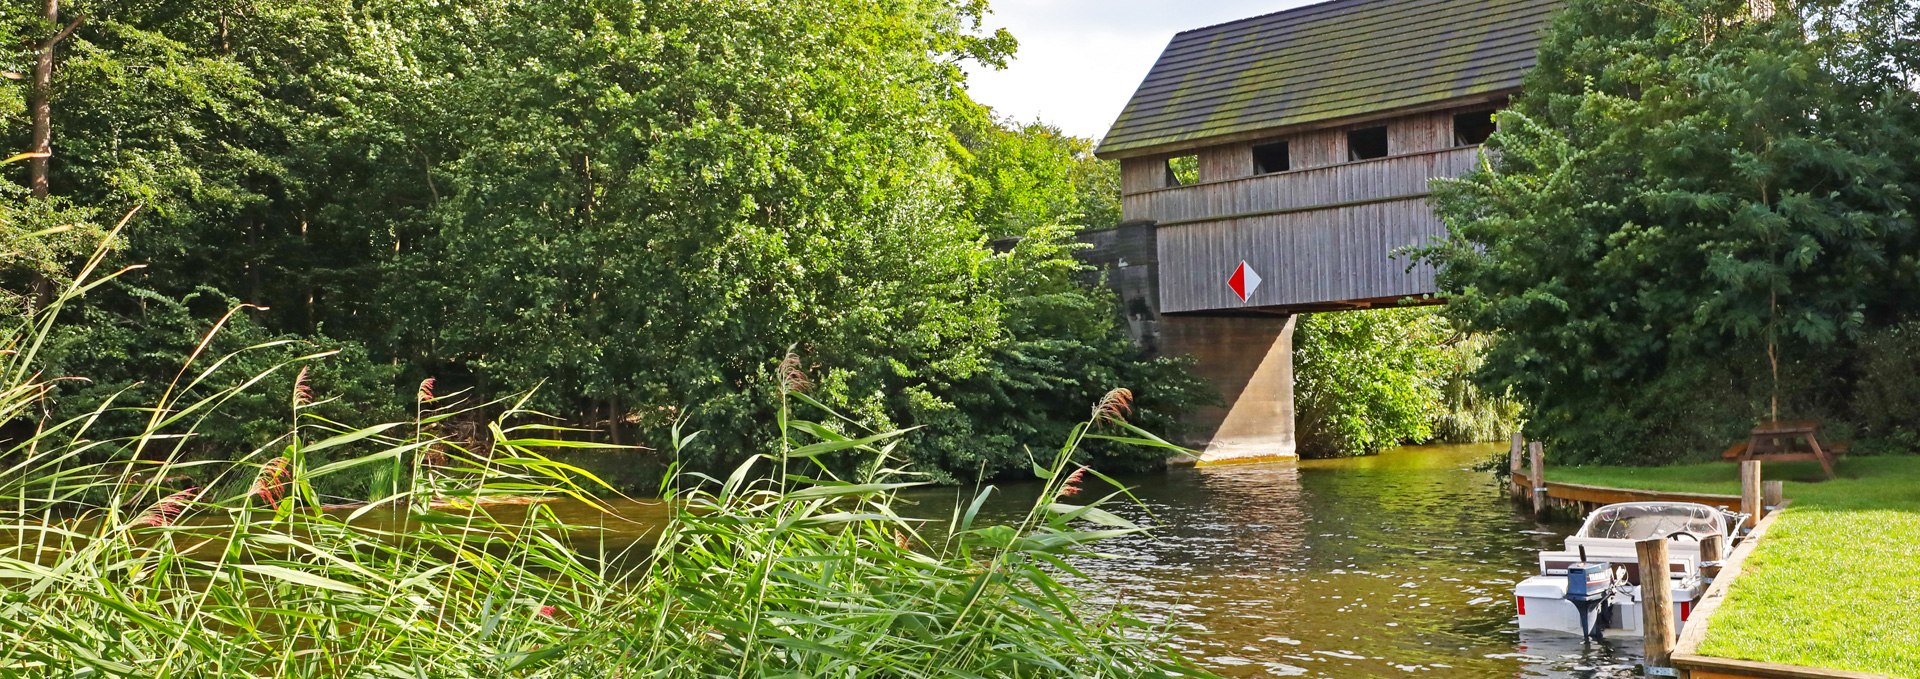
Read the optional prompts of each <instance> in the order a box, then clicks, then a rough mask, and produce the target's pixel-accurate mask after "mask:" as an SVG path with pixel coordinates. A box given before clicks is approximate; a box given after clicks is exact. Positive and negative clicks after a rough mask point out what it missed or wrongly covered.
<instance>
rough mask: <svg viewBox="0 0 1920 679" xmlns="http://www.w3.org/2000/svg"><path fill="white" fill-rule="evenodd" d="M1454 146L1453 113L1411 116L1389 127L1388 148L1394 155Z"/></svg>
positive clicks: (1396, 121) (1443, 112)
mask: <svg viewBox="0 0 1920 679" xmlns="http://www.w3.org/2000/svg"><path fill="white" fill-rule="evenodd" d="M1452 146H1453V113H1452V112H1451V111H1441V112H1438V113H1428V114H1424V115H1417V116H1409V117H1406V118H1401V119H1398V120H1395V121H1393V124H1392V125H1389V126H1388V127H1387V148H1388V150H1389V152H1390V153H1392V154H1393V155H1396V156H1397V155H1400V154H1403V153H1420V152H1423V151H1438V150H1440V149H1445V148H1450V147H1452Z"/></svg>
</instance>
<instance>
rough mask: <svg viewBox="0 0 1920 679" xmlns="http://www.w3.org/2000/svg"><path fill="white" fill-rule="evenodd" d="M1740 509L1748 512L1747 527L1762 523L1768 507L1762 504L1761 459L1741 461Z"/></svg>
mask: <svg viewBox="0 0 1920 679" xmlns="http://www.w3.org/2000/svg"><path fill="white" fill-rule="evenodd" d="M1740 511H1741V512H1744V513H1746V514H1747V527H1748V528H1752V527H1753V526H1755V525H1758V524H1759V523H1760V515H1762V514H1765V513H1766V509H1765V508H1763V507H1761V506H1760V461H1759V460H1742V461H1741V462H1740Z"/></svg>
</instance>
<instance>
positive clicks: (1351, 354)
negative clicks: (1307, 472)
mask: <svg viewBox="0 0 1920 679" xmlns="http://www.w3.org/2000/svg"><path fill="white" fill-rule="evenodd" d="M1299 318H1300V320H1299V322H1298V325H1297V326H1296V327H1295V330H1294V339H1293V346H1294V365H1293V370H1294V408H1295V411H1296V413H1297V418H1298V419H1297V432H1298V442H1299V450H1300V454H1301V455H1302V456H1303V457H1347V456H1353V455H1370V454H1373V453H1377V452H1380V451H1381V450H1384V449H1386V448H1389V447H1392V446H1396V445H1401V444H1406V443H1428V442H1432V441H1442V442H1447V443H1474V442H1481V441H1495V440H1501V439H1504V438H1506V437H1507V436H1508V435H1509V434H1511V433H1512V432H1513V430H1514V428H1515V427H1517V426H1519V425H1518V422H1517V417H1518V414H1519V405H1518V404H1516V403H1514V402H1513V401H1512V400H1511V399H1509V398H1505V397H1504V396H1495V395H1490V394H1487V393H1485V392H1483V391H1481V389H1480V388H1479V386H1478V385H1475V384H1474V383H1473V382H1472V381H1471V380H1470V379H1469V376H1470V374H1471V373H1472V372H1473V371H1474V370H1475V369H1476V368H1477V367H1478V366H1479V362H1480V360H1481V359H1480V356H1481V352H1482V351H1483V349H1484V347H1485V345H1486V342H1487V339H1486V338H1485V337H1478V336H1468V335H1465V334H1462V333H1459V332H1456V331H1455V330H1454V328H1453V326H1452V325H1451V324H1450V323H1449V322H1448V321H1447V319H1446V317H1445V316H1443V315H1441V314H1439V313H1438V312H1436V311H1435V310H1433V309H1429V308H1399V309H1379V310H1373V311H1343V312H1337V313H1324V314H1307V315H1303V316H1300V317H1299Z"/></svg>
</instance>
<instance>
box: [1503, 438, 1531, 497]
mask: <svg viewBox="0 0 1920 679" xmlns="http://www.w3.org/2000/svg"><path fill="white" fill-rule="evenodd" d="M1526 447H1527V437H1526V436H1524V435H1522V434H1521V433H1520V432H1517V431H1516V432H1514V433H1513V445H1512V446H1510V447H1508V448H1507V478H1508V479H1509V480H1510V481H1511V483H1509V484H1508V485H1509V486H1511V489H1510V494H1512V495H1513V499H1515V500H1518V499H1520V495H1521V493H1524V492H1526V491H1525V489H1523V488H1522V487H1521V486H1520V475H1521V473H1523V472H1525V471H1526V470H1525V469H1524V468H1522V465H1523V463H1522V462H1521V460H1520V457H1521V456H1522V455H1524V454H1525V452H1524V451H1525V450H1526Z"/></svg>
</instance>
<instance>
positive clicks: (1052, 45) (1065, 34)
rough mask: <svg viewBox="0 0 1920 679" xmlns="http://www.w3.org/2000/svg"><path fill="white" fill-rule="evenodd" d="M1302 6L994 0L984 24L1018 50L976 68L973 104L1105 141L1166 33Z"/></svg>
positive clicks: (1290, 0) (1278, 1)
mask: <svg viewBox="0 0 1920 679" xmlns="http://www.w3.org/2000/svg"><path fill="white" fill-rule="evenodd" d="M1309 2H1310V0H1211V1H1206V0H1189V1H1188V2H1166V1H1165V0H1158V1H1156V0H1002V1H1001V2H999V3H997V4H996V6H995V7H994V15H993V16H991V17H989V18H988V26H990V27H994V28H1000V27H1004V28H1006V29H1007V30H1008V31H1010V32H1012V33H1013V36H1014V37H1015V38H1018V39H1019V40H1020V51H1019V53H1018V54H1016V55H1014V59H1013V62H1012V64H1010V65H1009V66H1008V67H1007V69H1006V70H1003V71H985V72H980V71H978V70H976V72H974V73H973V74H972V75H971V76H970V78H969V82H970V84H969V87H968V89H969V91H971V92H972V94H973V97H974V99H976V100H978V101H979V102H981V103H983V104H986V105H988V106H992V107H993V108H994V110H996V111H998V112H999V113H1000V114H1001V115H1003V116H1009V117H1012V118H1014V119H1015V120H1020V121H1029V120H1035V119H1038V120H1042V121H1045V122H1048V123H1052V124H1054V125H1057V126H1059V127H1060V128H1061V129H1063V130H1066V131H1067V132H1068V133H1069V134H1074V135H1079V136H1082V137H1094V138H1099V137H1102V136H1105V135H1106V133H1107V128H1109V127H1111V126H1112V125H1113V121H1114V119H1115V118H1118V117H1119V116H1120V110H1121V109H1123V108H1125V107H1126V105H1127V98H1128V97H1131V96H1133V90H1134V88H1136V87H1138V86H1139V85H1140V79H1141V78H1145V77H1146V75H1147V70H1148V69H1149V68H1152V67H1153V62H1154V60H1155V59H1157V58H1158V57H1159V56H1160V51H1161V50H1162V49H1164V48H1165V47H1166V46H1167V41H1168V40H1169V39H1172V38H1173V34H1174V33H1177V32H1180V31H1184V30H1187V29H1192V28H1199V27H1202V26H1208V25H1212V24H1217V23H1221V22H1225V21H1233V20H1235V19H1244V18H1246V17H1251V16H1258V15H1261V14H1266V13H1269V12H1277V11H1280V10H1283V9H1291V8H1294V7H1299V6H1301V5H1306V4H1309Z"/></svg>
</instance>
